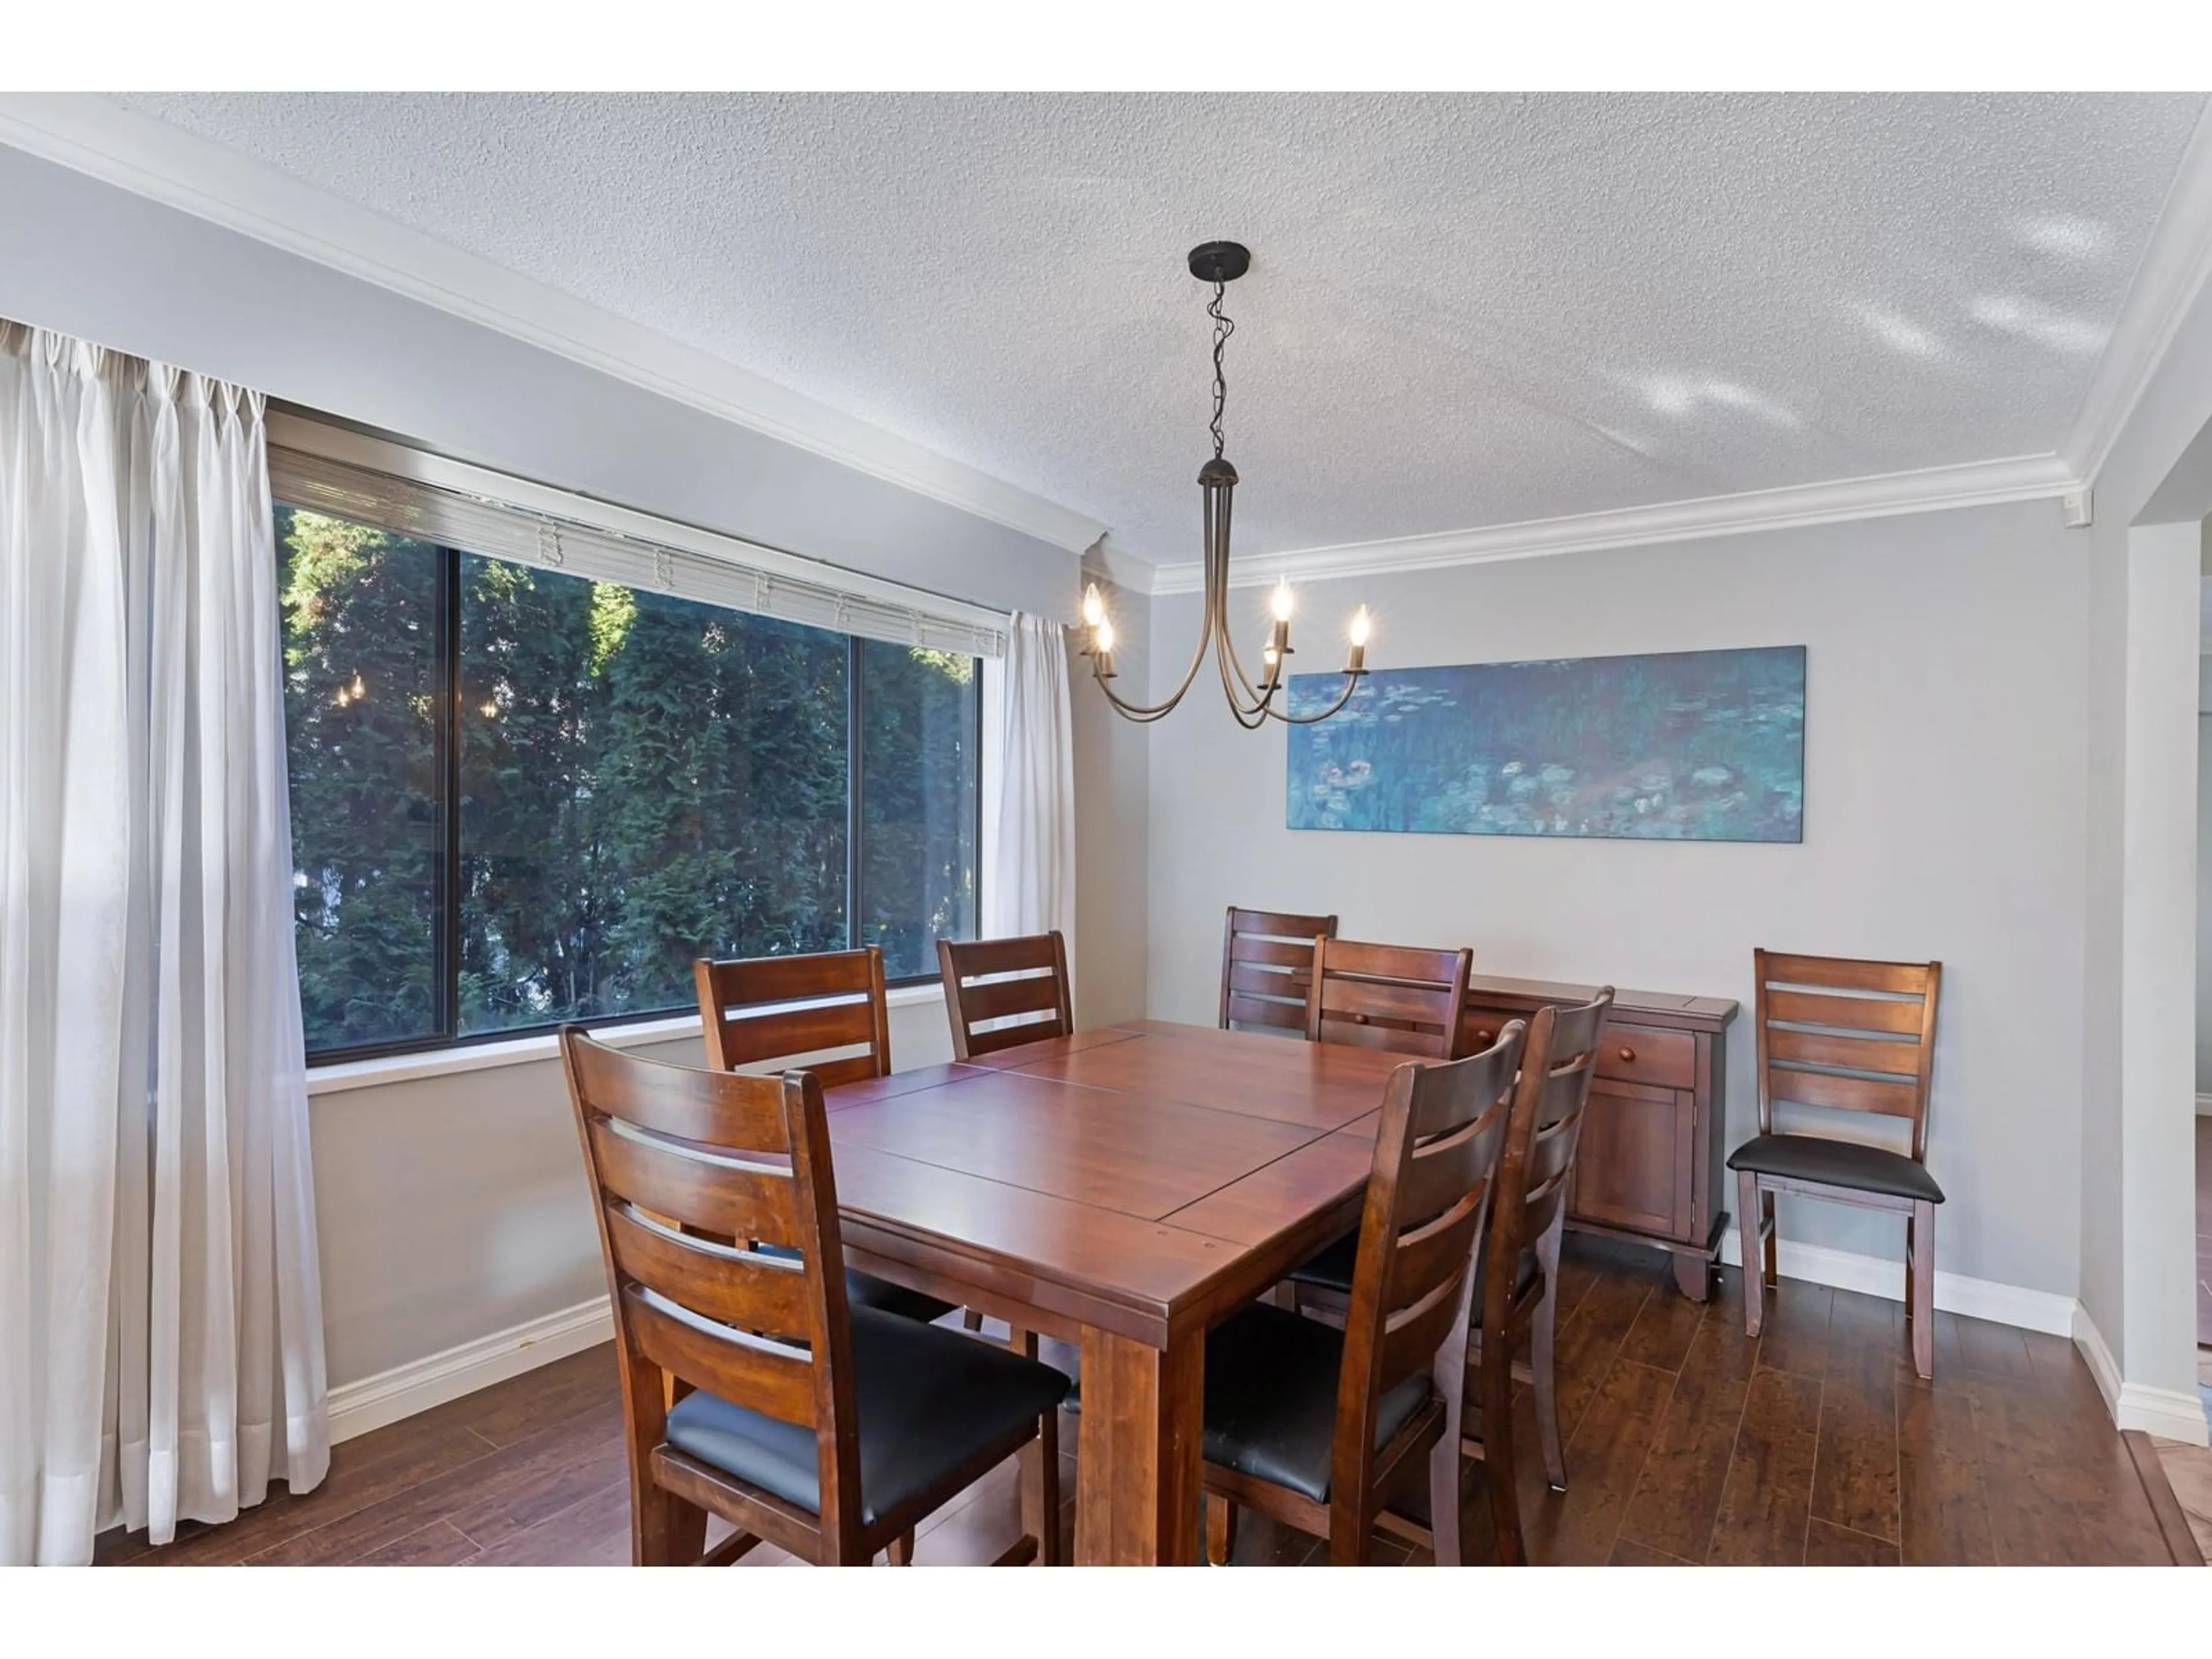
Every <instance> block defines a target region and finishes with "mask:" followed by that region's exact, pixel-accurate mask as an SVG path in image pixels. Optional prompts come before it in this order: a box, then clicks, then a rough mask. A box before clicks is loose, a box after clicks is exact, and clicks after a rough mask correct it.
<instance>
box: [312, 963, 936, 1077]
mask: <svg viewBox="0 0 2212 1659" xmlns="http://www.w3.org/2000/svg"><path fill="white" fill-rule="evenodd" d="M884 1001H886V1002H888V1003H889V1004H890V1006H892V1007H894V1008H906V1007H912V1006H917V1005H919V1004H922V1003H930V1004H933V1005H936V1006H943V1004H944V1001H945V987H943V986H942V985H937V984H930V985H898V986H894V987H891V988H890V990H889V991H887V992H885V993H884ZM698 1035H699V1016H698V1015H696V1014H678V1015H675V1016H672V1017H671V1018H667V1019H648V1020H640V1021H639V1022H637V1023H636V1024H632V1025H608V1026H604V1027H601V1028H600V1029H599V1030H594V1031H593V1032H592V1036H596V1037H597V1038H599V1041H600V1042H604V1043H605V1044H607V1045H608V1046H609V1047H610V1048H642V1047H644V1046H645V1045H646V1044H647V1043H653V1042H677V1041H679V1040H680V1039H682V1038H684V1037H696V1036H698ZM560 1053H561V1039H560V1037H559V1036H558V1035H557V1034H556V1033H555V1032H551V1031H541V1032H538V1033H537V1034H536V1035H534V1036H524V1037H516V1038H514V1039H513V1040H512V1041H510V1042H483V1043H476V1044H472V1045H471V1046H470V1047H467V1048H435V1049H430V1050H428V1051H426V1052H424V1053H422V1054H386V1055H383V1056H381V1057H380V1058H379V1059H376V1060H341V1061H339V1062H338V1063H337V1064H336V1065H333V1066H308V1067H307V1092H308V1094H309V1095H311V1096H312V1095H337V1094H343V1093H345V1092H346V1091H348V1090H349V1089H376V1088H381V1087H382V1086H383V1085H386V1084H387V1083H412V1082H415V1081H416V1080H417V1079H422V1078H430V1077H455V1076H458V1075H459V1074H460V1073H464V1072H482V1071H488V1070H489V1069H491V1068H492V1067H494V1066H528V1065H532V1064H534V1063H535V1062H537V1061H538V1060H554V1059H557V1058H558V1057H559V1055H560Z"/></svg>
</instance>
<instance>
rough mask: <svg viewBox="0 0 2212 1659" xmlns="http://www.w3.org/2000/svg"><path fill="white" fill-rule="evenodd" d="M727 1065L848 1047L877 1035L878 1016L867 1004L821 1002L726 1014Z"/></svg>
mask: <svg viewBox="0 0 2212 1659" xmlns="http://www.w3.org/2000/svg"><path fill="white" fill-rule="evenodd" d="M721 1024H722V1056H721V1059H722V1064H723V1065H724V1066H750V1065H755V1064H757V1063H758V1062H759V1061H761V1060H783V1059H787V1058H790V1057H792V1056H793V1055H798V1054H812V1053H815V1052H816V1051H817V1050H818V1049H823V1048H848V1047H849V1046H851V1045H852V1044H854V1043H865V1042H872V1041H873V1040H874V1037H875V1016H874V1014H873V1013H872V1012H871V1010H870V1009H869V1006H868V1005H867V1003H866V1002H865V1001H861V1002H829V1003H816V1004H815V1005H813V1006H811V1007H801V1008H778V1009H776V1010H775V1011H774V1012H767V1013H744V1014H737V1015H732V1014H728V1013H725V1014H724V1015H723V1016H722V1020H721Z"/></svg>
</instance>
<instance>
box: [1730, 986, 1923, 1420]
mask: <svg viewBox="0 0 2212 1659" xmlns="http://www.w3.org/2000/svg"><path fill="white" fill-rule="evenodd" d="M1751 960H1752V976H1753V981H1754V987H1753V996H1754V999H1755V1013H1756V1016H1757V1020H1758V1026H1757V1031H1758V1039H1759V1133H1758V1134H1757V1135H1756V1136H1755V1137H1753V1139H1750V1140H1747V1141H1746V1142H1745V1143H1744V1144H1743V1145H1742V1146H1739V1147H1737V1148H1736V1149H1735V1151H1734V1152H1731V1153H1729V1161H1728V1162H1729V1168H1730V1169H1731V1170H1735V1172H1736V1194H1737V1200H1738V1205H1737V1207H1738V1208H1739V1210H1740V1211H1741V1214H1740V1215H1739V1216H1738V1217H1737V1219H1736V1232H1737V1237H1739V1238H1740V1239H1741V1240H1743V1241H1744V1248H1743V1252H1742V1260H1743V1266H1744V1273H1743V1328H1744V1333H1745V1334H1746V1335H1747V1336H1753V1337H1755V1336H1757V1335H1758V1334H1759V1331H1760V1329H1761V1328H1763V1326H1764V1324H1765V1318H1766V1286H1768V1285H1772V1284H1774V1283H1775V1244H1776V1238H1775V1226H1774V1199H1775V1195H1776V1194H1778V1193H1788V1194H1792V1195H1794V1196H1796V1197H1801V1198H1820V1199H1826V1200H1828V1201H1829V1202H1831V1203H1835V1204H1850V1205H1856V1206H1859V1207H1861V1208H1863V1209H1872V1210H1891V1211H1895V1212H1900V1213H1902V1214H1903V1215H1904V1217H1905V1324H1906V1326H1907V1328H1909V1329H1910V1331H1911V1335H1912V1369H1913V1370H1916V1371H1917V1372H1918V1373H1919V1374H1920V1375H1921V1376H1923V1377H1931V1376H1934V1375H1935V1370H1936V1206H1937V1205H1939V1204H1941V1203H1942V1201H1943V1189H1942V1188H1941V1187H1939V1186H1937V1185H1936V1178H1935V1177H1934V1176H1931V1175H1929V1173H1928V1103H1929V1093H1930V1091H1931V1087H1932V1085H1933V1083H1934V1080H1935V1069H1936V995H1937V993H1938V992H1939V991H1940V990H1941V989H1942V982H1943V964H1942V963H1940V962H1866V961H1860V960H1857V959H1854V958H1851V957H1797V956H1784V955H1782V954H1780V953H1778V952H1775V951H1763V950H1760V951H1753V952H1752V953H1751ZM1782 1103H1789V1104H1793V1105H1800V1106H1812V1107H1821V1108H1826V1109H1831V1110H1835V1111H1844V1112H1865V1113H1870V1114H1872V1115H1875V1116H1881V1117H1901V1118H1905V1119H1906V1120H1908V1121H1910V1123H1911V1151H1910V1152H1893V1151H1891V1150H1889V1149H1888V1148H1887V1147H1882V1146H1870V1145H1869V1144H1867V1143H1866V1142H1863V1141H1857V1140H1841V1139H1832V1138H1831V1137H1829V1136H1826V1135H1820V1134H1805V1133H1795V1132H1787V1131H1778V1130H1777V1129H1776V1128H1775V1127H1774V1109H1775V1107H1776V1106H1777V1105H1778V1104H1782ZM1754 1245H1755V1246H1756V1250H1757V1255H1758V1258H1759V1261H1758V1265H1757V1267H1756V1268H1754V1267H1753V1247H1754Z"/></svg>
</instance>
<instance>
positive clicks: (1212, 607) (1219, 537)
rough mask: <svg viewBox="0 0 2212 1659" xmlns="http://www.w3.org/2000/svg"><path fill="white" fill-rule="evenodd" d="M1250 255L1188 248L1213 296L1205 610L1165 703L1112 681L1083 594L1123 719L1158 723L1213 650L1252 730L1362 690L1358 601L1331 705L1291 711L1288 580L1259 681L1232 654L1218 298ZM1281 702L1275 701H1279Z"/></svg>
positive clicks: (1098, 621) (1108, 624)
mask: <svg viewBox="0 0 2212 1659" xmlns="http://www.w3.org/2000/svg"><path fill="white" fill-rule="evenodd" d="M1251 265H1252V255H1251V253H1250V252H1249V251H1248V250H1246V249H1245V248H1244V247H1243V245H1242V244H1240V243H1237V242H1205V243H1201V244H1200V246H1197V247H1194V248H1193V249H1192V250H1191V251H1190V274H1191V275H1192V276H1195V277H1197V278H1198V280H1199V281H1200V282H1201V283H1212V284H1213V299H1212V303H1210V304H1209V305H1208V306H1207V307H1206V315H1207V316H1209V317H1211V318H1212V319H1213V422H1212V431H1213V459H1212V460H1210V461H1208V462H1207V463H1206V465H1204V466H1202V467H1200V468H1199V470H1198V487H1199V489H1200V491H1202V492H1203V495H1204V498H1205V502H1206V506H1205V509H1204V512H1205V526H1206V610H1205V615H1204V617H1203V618H1202V619H1201V620H1200V623H1199V629H1198V648H1197V649H1196V650H1194V652H1192V653H1191V658H1190V666H1189V667H1188V669H1186V670H1185V671H1183V677H1182V684H1180V685H1178V686H1176V689H1175V690H1174V692H1173V693H1172V694H1171V695H1170V696H1169V697H1168V699H1167V700H1166V701H1165V702H1157V703H1152V704H1145V703H1134V702H1127V701H1126V700H1125V699H1123V698H1122V697H1121V696H1119V695H1118V694H1117V693H1116V692H1115V690H1114V687H1113V685H1112V684H1110V682H1111V681H1112V680H1113V679H1114V678H1115V673H1114V619H1113V618H1112V617H1109V616H1108V615H1107V614H1106V602H1105V600H1104V599H1102V598H1101V597H1100V595H1099V592H1098V584H1097V583H1096V582H1093V583H1091V585H1090V586H1089V587H1087V588H1086V589H1085V591H1084V594H1083V623H1084V626H1085V627H1086V628H1087V629H1090V630H1091V642H1090V644H1089V645H1088V646H1086V647H1085V649H1084V652H1083V654H1084V655H1085V656H1086V657H1088V658H1090V659H1091V678H1093V679H1094V680H1096V681H1097V684H1098V689H1099V690H1101V691H1103V693H1105V696H1106V701H1107V702H1109V703H1111V704H1112V705H1113V707H1114V709H1115V712H1116V713H1117V714H1121V716H1123V718H1125V719H1127V720H1144V721H1149V720H1158V719H1159V718H1160V717H1161V716H1162V715H1163V714H1167V713H1168V712H1169V711H1170V709H1172V708H1175V706H1176V704H1177V703H1179V702H1182V699H1183V694H1184V693H1185V692H1187V691H1188V690H1190V688H1191V686H1192V685H1193V684H1195V683H1196V681H1197V679H1198V671H1199V670H1200V668H1202V667H1204V666H1205V665H1206V653H1207V652H1208V651H1209V650H1211V651H1212V653H1213V656H1214V659H1215V661H1216V662H1217V664H1218V665H1219V667H1220V670H1221V690H1222V695H1223V696H1225V697H1227V698H1228V700H1229V708H1230V712H1231V714H1235V715H1236V717H1237V724H1238V725H1239V726H1243V727H1244V729H1245V730H1246V731H1248V732H1255V731H1257V730H1259V728H1260V727H1261V726H1263V725H1265V724H1266V723H1267V721H1268V720H1280V721H1282V722H1283V723H1284V724H1285V725H1286V726H1311V725H1313V724H1314V723H1315V722H1316V720H1327V719H1328V717H1329V716H1330V715H1331V714H1334V713H1336V711H1337V710H1338V709H1340V708H1343V707H1344V705H1345V704H1346V703H1347V702H1351V701H1352V693H1353V692H1354V691H1356V690H1358V688H1359V681H1360V678H1361V677H1362V676H1363V675H1364V674H1365V673H1366V672H1367V635H1368V633H1369V629H1370V623H1369V621H1368V617H1367V607H1366V606H1365V605H1361V606H1360V607H1359V609H1358V612H1357V613H1355V614H1354V616H1353V617H1352V625H1351V628H1350V629H1349V637H1350V640H1351V652H1350V654H1349V656H1348V657H1347V658H1346V662H1345V667H1344V689H1343V690H1340V691H1339V692H1338V693H1337V694H1336V699H1335V701H1334V702H1331V703H1330V704H1329V705H1328V708H1323V709H1321V710H1318V711H1317V712H1315V713H1311V714H1291V712H1290V710H1289V702H1290V696H1289V693H1288V691H1287V690H1285V686H1284V677H1285V673H1286V669H1285V659H1287V658H1288V657H1289V656H1290V655H1291V611H1293V610H1294V609H1295V608H1296V599H1295V598H1294V596H1293V595H1292V594H1291V585H1290V582H1289V580H1288V579H1287V578H1285V579H1280V580H1277V582H1276V583H1275V592H1274V594H1273V599H1272V601H1271V606H1270V608H1271V610H1272V612H1273V622H1272V623H1271V624H1270V626H1269V628H1268V630H1267V644H1266V645H1265V646H1264V647H1261V653H1260V680H1259V684H1256V685H1255V684H1253V682H1252V678H1251V677H1250V676H1249V674H1247V673H1246V672H1245V670H1244V664H1243V659H1241V658H1239V657H1238V656H1237V646H1236V643H1235V641H1233V640H1231V637H1230V630H1229V509H1230V505H1231V502H1232V501H1233V500H1234V499H1235V497H1236V494H1237V469H1236V468H1235V467H1233V466H1231V465H1230V464H1229V462H1228V461H1227V460H1226V459H1224V458H1223V456H1222V453H1221V450H1222V437H1221V411H1222V408H1223V406H1224V404H1225V402H1226V401H1227V398H1228V392H1229V388H1228V383H1227V381H1226V380H1224V379H1223V377H1222V369H1221V352H1222V348H1223V347H1224V346H1225V345H1227V344H1228V343H1229V337H1230V336H1231V334H1234V333H1235V332H1236V331H1237V325H1236V324H1235V323H1233V322H1231V321H1230V319H1229V318H1228V316H1227V315H1226V314H1225V313H1224V312H1223V310H1222V308H1221V307H1222V300H1223V296H1224V295H1225V294H1226V292H1227V290H1228V285H1229V284H1230V283H1233V282H1235V281H1236V280H1237V278H1238V277H1239V276H1243V274H1244V273H1245V272H1246V271H1247V270H1250V269H1251ZM1278 699H1280V701H1278Z"/></svg>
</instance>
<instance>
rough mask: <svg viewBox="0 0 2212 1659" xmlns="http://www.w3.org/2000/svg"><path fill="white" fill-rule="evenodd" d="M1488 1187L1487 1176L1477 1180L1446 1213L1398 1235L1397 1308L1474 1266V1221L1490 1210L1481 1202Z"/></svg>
mask: <svg viewBox="0 0 2212 1659" xmlns="http://www.w3.org/2000/svg"><path fill="white" fill-rule="evenodd" d="M1488 1188H1489V1182H1488V1181H1487V1179H1484V1180H1480V1181H1478V1182H1476V1184H1475V1185H1474V1187H1472V1188H1468V1189H1465V1190H1463V1191H1462V1193H1461V1194H1460V1195H1459V1200H1458V1201H1457V1202H1456V1203H1455V1204H1453V1205H1452V1206H1451V1207H1450V1208H1449V1209H1447V1210H1446V1211H1444V1212H1443V1214H1441V1215H1439V1216H1437V1217H1436V1218H1434V1219H1433V1220H1431V1221H1430V1222H1428V1223H1427V1224H1426V1225H1423V1226H1419V1227H1415V1228H1412V1229H1409V1230H1408V1231H1406V1232H1403V1233H1401V1234H1400V1235H1399V1236H1398V1242H1397V1244H1396V1246H1395V1249H1394V1252H1393V1254H1392V1256H1391V1260H1390V1279H1389V1286H1390V1291H1389V1299H1390V1302H1391V1303H1392V1304H1393V1306H1394V1308H1395V1309H1402V1308H1406V1307H1408V1306H1410V1305H1412V1304H1414V1303H1416V1302H1420V1301H1424V1300H1425V1299H1426V1298H1427V1297H1428V1296H1429V1294H1430V1292H1431V1291H1434V1290H1435V1289H1436V1287H1437V1285H1441V1284H1443V1282H1444V1281H1445V1280H1447V1279H1451V1278H1453V1277H1454V1276H1455V1274H1458V1273H1465V1272H1468V1271H1469V1270H1470V1269H1471V1268H1472V1267H1474V1233H1475V1225H1476V1223H1478V1222H1479V1221H1480V1220H1481V1219H1482V1218H1483V1217H1484V1216H1485V1215H1486V1214H1487V1213H1488V1212H1487V1211H1486V1209H1485V1208H1484V1207H1483V1202H1482V1200H1483V1199H1484V1198H1485V1196H1486V1194H1487V1192H1488Z"/></svg>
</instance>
